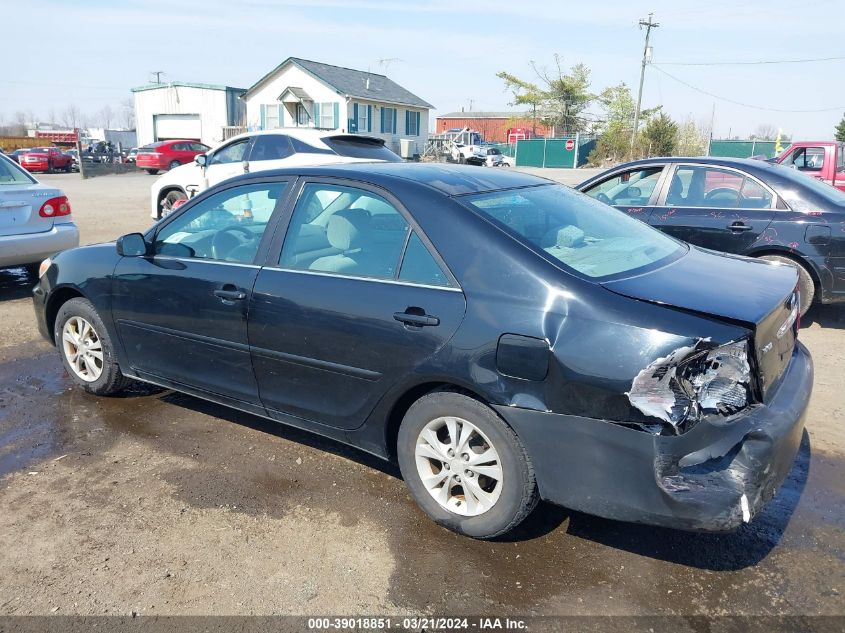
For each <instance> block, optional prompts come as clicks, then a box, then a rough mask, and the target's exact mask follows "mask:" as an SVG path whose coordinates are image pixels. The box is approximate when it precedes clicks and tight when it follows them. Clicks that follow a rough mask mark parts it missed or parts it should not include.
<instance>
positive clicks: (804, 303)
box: [760, 255, 816, 316]
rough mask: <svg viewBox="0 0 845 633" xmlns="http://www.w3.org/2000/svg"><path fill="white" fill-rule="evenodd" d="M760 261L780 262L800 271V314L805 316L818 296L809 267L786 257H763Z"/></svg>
mask: <svg viewBox="0 0 845 633" xmlns="http://www.w3.org/2000/svg"><path fill="white" fill-rule="evenodd" d="M760 259H765V260H766V261H769V262H780V263H782V264H789V265H791V266H795V267H796V268H797V269H798V289H799V291H800V292H801V308H800V314H801V316H804V315H805V314H806V313H807V310H809V309H810V306H811V305H813V299H814V298H815V296H816V284H815V282H814V281H813V276H812V275H811V274H810V271H809V270H807V267H806V266H804V265H803V264H802V263H801V262H799V261H797V260H795V259H793V258H792V257H787V256H786V255H763V256H762V257H761V258H760Z"/></svg>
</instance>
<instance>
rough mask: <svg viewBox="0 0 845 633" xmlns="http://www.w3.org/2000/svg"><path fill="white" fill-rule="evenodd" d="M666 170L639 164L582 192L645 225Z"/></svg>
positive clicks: (613, 174)
mask: <svg viewBox="0 0 845 633" xmlns="http://www.w3.org/2000/svg"><path fill="white" fill-rule="evenodd" d="M665 171H666V166H665V165H661V164H657V165H655V164H648V165H639V166H637V167H633V168H629V169H623V170H620V171H616V172H613V173H611V174H609V175H608V176H607V177H606V178H604V179H602V180H600V181H598V182H596V183H593V184H592V185H590V186H589V187H587V188H585V189H582V190H581V191H582V192H583V193H586V194H587V195H588V196H590V197H591V198H595V199H596V200H598V201H599V202H604V203H605V204H609V205H611V206H614V207H616V208H617V209H619V210H620V211H623V212H625V213H627V214H628V215H630V216H631V217H634V218H637V219H638V220H642V221H643V222H648V218H649V216H650V215H651V212H652V207H653V205H654V203H655V202H656V200H657V195H658V193H659V192H660V184H661V183H662V182H663V178H664V173H665Z"/></svg>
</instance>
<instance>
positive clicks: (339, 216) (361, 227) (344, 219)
mask: <svg viewBox="0 0 845 633" xmlns="http://www.w3.org/2000/svg"><path fill="white" fill-rule="evenodd" d="M369 228H370V212H369V211H367V210H366V209H342V210H340V211H338V212H337V213H335V214H334V215H333V216H332V217H331V218H329V225H328V227H327V228H326V235H327V237H328V238H329V244H331V245H332V246H333V247H334V248H338V249H340V250H342V251H351V250H354V249H356V248H361V246H362V244H363V243H364V240H365V239H366V236H367V233H368V231H369Z"/></svg>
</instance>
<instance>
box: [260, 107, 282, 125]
mask: <svg viewBox="0 0 845 633" xmlns="http://www.w3.org/2000/svg"><path fill="white" fill-rule="evenodd" d="M277 127H280V125H279V104H278V103H268V104H267V105H265V106H264V129H265V130H275V129H276V128H277Z"/></svg>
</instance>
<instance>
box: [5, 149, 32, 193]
mask: <svg viewBox="0 0 845 633" xmlns="http://www.w3.org/2000/svg"><path fill="white" fill-rule="evenodd" d="M35 182H36V181H35V178H33V177H32V176H30V175H29V174H28V173H26V171H25V170H23V169H21V168H20V167H18V166H17V165H16V164H15V163H14V162H12V161H11V160H9V159H8V158H6V157H5V156H3V157H0V186H2V185H31V184H33V183H35Z"/></svg>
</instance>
